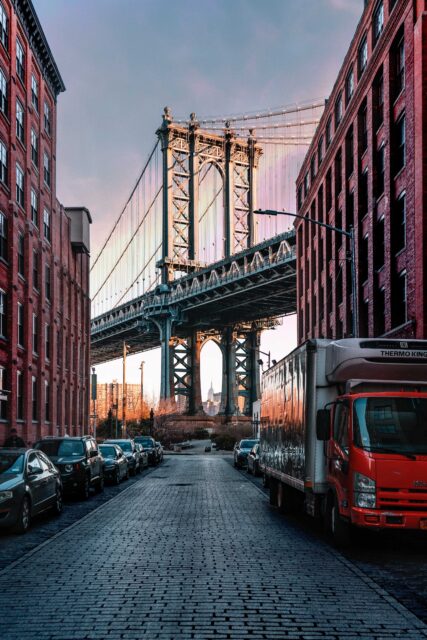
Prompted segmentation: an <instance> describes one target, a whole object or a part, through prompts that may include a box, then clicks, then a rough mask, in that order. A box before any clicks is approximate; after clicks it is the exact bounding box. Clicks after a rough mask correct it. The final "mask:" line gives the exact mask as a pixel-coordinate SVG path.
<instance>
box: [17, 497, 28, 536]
mask: <svg viewBox="0 0 427 640" xmlns="http://www.w3.org/2000/svg"><path fill="white" fill-rule="evenodd" d="M30 524H31V502H30V498H29V497H28V496H24V498H23V500H22V503H21V508H20V509H19V514H18V519H17V521H16V524H15V526H14V531H15V533H27V531H28V529H29V528H30Z"/></svg>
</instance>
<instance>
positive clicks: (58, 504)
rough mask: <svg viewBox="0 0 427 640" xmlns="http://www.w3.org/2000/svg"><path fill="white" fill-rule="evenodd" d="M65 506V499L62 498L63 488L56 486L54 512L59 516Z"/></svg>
mask: <svg viewBox="0 0 427 640" xmlns="http://www.w3.org/2000/svg"><path fill="white" fill-rule="evenodd" d="M63 508H64V501H63V499H62V489H61V487H57V488H56V495H55V502H54V504H53V512H54V513H55V514H56V515H57V516H59V515H61V513H62V509H63Z"/></svg>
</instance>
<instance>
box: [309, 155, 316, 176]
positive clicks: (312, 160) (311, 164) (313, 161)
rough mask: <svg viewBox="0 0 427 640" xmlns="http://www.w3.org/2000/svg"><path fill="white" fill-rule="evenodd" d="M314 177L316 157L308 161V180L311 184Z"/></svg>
mask: <svg viewBox="0 0 427 640" xmlns="http://www.w3.org/2000/svg"><path fill="white" fill-rule="evenodd" d="M315 177H316V156H314V155H313V157H312V158H311V161H310V178H311V182H313V180H314V178H315Z"/></svg>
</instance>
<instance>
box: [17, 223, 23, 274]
mask: <svg viewBox="0 0 427 640" xmlns="http://www.w3.org/2000/svg"><path fill="white" fill-rule="evenodd" d="M24 240H25V237H24V234H23V233H20V234H19V236H18V273H19V275H20V276H22V277H24V269H25V248H24Z"/></svg>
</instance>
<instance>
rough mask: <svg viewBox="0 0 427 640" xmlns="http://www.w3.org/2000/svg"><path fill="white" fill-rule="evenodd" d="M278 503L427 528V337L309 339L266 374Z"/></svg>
mask: <svg viewBox="0 0 427 640" xmlns="http://www.w3.org/2000/svg"><path fill="white" fill-rule="evenodd" d="M260 466H261V469H262V470H263V473H264V482H265V485H266V486H269V489H270V503H271V504H272V505H275V506H277V507H279V508H280V509H281V510H283V511H288V512H291V511H294V510H299V509H301V508H303V509H304V510H305V511H306V512H307V513H308V514H310V515H312V516H314V517H318V518H323V520H324V523H325V528H326V530H327V531H329V532H330V533H331V534H332V535H333V537H334V539H335V541H336V542H337V543H338V544H345V543H347V541H348V540H349V537H350V533H351V530H352V528H353V527H363V528H369V529H421V530H426V531H427V341H423V340H409V341H406V340H387V339H375V338H372V339H358V338H351V339H343V340H326V339H318V340H309V341H308V342H306V343H305V344H303V345H302V346H300V347H298V348H297V349H295V350H294V351H293V352H291V353H290V354H289V355H288V356H286V357H285V358H283V359H282V360H281V361H280V362H278V363H277V364H275V365H274V366H273V367H271V368H270V369H268V370H267V371H266V372H265V373H264V375H263V379H262V400H261V434H260Z"/></svg>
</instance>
